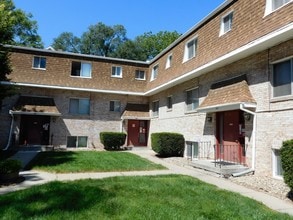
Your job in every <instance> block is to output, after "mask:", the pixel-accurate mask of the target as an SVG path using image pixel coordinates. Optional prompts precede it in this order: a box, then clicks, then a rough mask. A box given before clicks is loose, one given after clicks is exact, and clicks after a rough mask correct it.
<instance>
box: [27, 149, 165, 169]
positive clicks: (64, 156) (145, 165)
mask: <svg viewBox="0 0 293 220" xmlns="http://www.w3.org/2000/svg"><path fill="white" fill-rule="evenodd" d="M26 169H35V170H42V171H46V172H53V173H78V172H111V171H141V170H156V169H165V168H164V167H163V166H162V165H159V164H155V163H152V162H150V161H148V160H146V159H144V158H141V157H139V156H137V155H134V154H132V153H127V152H113V151H111V152H108V151H103V152H97V151H66V152H41V153H39V154H38V155H37V156H36V157H35V158H34V159H33V160H32V161H31V163H29V164H28V166H27V167H26Z"/></svg>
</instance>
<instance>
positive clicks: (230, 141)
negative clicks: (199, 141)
mask: <svg viewBox="0 0 293 220" xmlns="http://www.w3.org/2000/svg"><path fill="white" fill-rule="evenodd" d="M242 116H243V113H242V111H240V110H236V111H226V112H218V113H217V147H216V157H217V159H222V160H225V161H228V162H236V163H245V152H244V150H245V148H244V138H243V136H242V129H243V128H244V120H243V117H242Z"/></svg>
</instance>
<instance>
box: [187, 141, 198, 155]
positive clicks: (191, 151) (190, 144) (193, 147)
mask: <svg viewBox="0 0 293 220" xmlns="http://www.w3.org/2000/svg"><path fill="white" fill-rule="evenodd" d="M186 154H187V155H186V156H187V157H188V158H190V159H198V154H199V150H198V142H194V141H186Z"/></svg>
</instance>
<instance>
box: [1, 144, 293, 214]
mask: <svg viewBox="0 0 293 220" xmlns="http://www.w3.org/2000/svg"><path fill="white" fill-rule="evenodd" d="M129 152H131V153H134V154H137V155H139V156H141V157H143V158H146V159H148V160H150V161H152V162H154V163H158V164H162V165H163V166H165V167H166V168H168V169H167V170H155V171H132V172H103V173H70V174H52V173H46V172H38V171H22V172H21V173H20V175H21V176H23V177H24V178H25V181H23V182H21V183H19V184H16V185H11V186H7V187H1V188H0V195H1V194H5V193H8V192H13V191H17V190H21V189H26V188H29V187H31V186H34V185H40V184H44V183H47V182H50V181H55V180H58V181H71V180H77V179H88V178H90V179H102V178H107V177H113V176H145V175H166V174H181V175H188V176H192V177H195V178H197V179H200V180H202V181H204V182H206V183H209V184H213V185H216V186H217V187H219V188H221V189H225V190H228V191H232V192H236V193H240V194H241V195H243V196H246V197H249V198H252V199H254V200H257V201H259V202H261V203H263V204H265V205H266V206H268V207H269V208H271V209H273V210H276V211H278V212H283V213H288V214H290V215H292V216H293V202H288V201H284V200H282V199H279V198H276V197H273V196H271V195H268V194H266V193H263V192H259V191H256V190H252V189H248V188H246V187H244V186H240V185H237V184H235V183H233V182H231V181H229V180H227V179H224V178H220V177H219V176H218V175H215V174H212V173H210V172H206V171H204V170H200V169H195V168H193V167H190V166H188V165H182V166H180V165H176V164H174V163H170V162H168V161H166V160H164V159H160V158H158V157H156V156H155V153H154V152H153V151H152V150H151V149H148V148H144V149H134V150H132V151H129ZM37 153H38V152H31V151H26V152H21V151H20V152H18V153H17V154H16V155H14V158H17V159H20V160H21V161H22V163H23V165H25V164H26V163H28V162H29V160H30V159H32V158H33V157H34V156H35V155H36V154H37Z"/></svg>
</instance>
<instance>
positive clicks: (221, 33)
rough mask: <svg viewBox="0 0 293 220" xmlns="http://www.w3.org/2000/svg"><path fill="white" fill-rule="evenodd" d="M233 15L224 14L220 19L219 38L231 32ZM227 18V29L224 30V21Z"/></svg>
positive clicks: (231, 13) (232, 13) (229, 13)
mask: <svg viewBox="0 0 293 220" xmlns="http://www.w3.org/2000/svg"><path fill="white" fill-rule="evenodd" d="M233 15H234V12H233V11H230V12H228V13H227V14H225V15H224V16H223V17H222V18H221V28H220V36H222V35H224V34H226V33H228V32H230V31H231V30H232V25H233ZM226 18H228V22H229V23H228V24H229V29H227V30H225V24H226V23H225V19H226Z"/></svg>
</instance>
